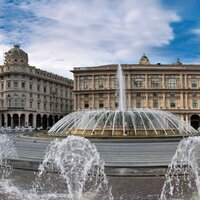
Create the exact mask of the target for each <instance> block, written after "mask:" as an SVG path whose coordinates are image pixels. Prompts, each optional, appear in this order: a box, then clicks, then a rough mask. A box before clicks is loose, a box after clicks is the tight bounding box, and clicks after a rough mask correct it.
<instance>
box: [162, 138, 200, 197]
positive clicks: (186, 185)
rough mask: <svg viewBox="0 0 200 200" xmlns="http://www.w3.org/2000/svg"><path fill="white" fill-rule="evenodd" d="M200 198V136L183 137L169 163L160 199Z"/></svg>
mask: <svg viewBox="0 0 200 200" xmlns="http://www.w3.org/2000/svg"><path fill="white" fill-rule="evenodd" d="M169 199H173V200H178V199H179V200H199V199H200V137H198V136H196V137H189V138H186V139H183V140H182V141H181V142H180V143H179V145H178V147H177V150H176V153H175V155H174V157H173V159H172V161H171V164H170V165H169V169H168V172H167V174H166V181H165V183H164V186H163V189H162V192H161V196H160V200H169Z"/></svg>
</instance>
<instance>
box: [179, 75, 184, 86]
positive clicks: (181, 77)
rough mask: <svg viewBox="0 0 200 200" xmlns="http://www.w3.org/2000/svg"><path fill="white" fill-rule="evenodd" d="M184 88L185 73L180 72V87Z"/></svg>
mask: <svg viewBox="0 0 200 200" xmlns="http://www.w3.org/2000/svg"><path fill="white" fill-rule="evenodd" d="M179 88H183V74H180V87H179Z"/></svg>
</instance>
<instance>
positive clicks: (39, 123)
mask: <svg viewBox="0 0 200 200" xmlns="http://www.w3.org/2000/svg"><path fill="white" fill-rule="evenodd" d="M41 126H42V123H41V115H40V114H37V116H36V127H37V128H39V127H41Z"/></svg>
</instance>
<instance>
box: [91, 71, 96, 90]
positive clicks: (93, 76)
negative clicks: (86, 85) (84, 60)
mask: <svg viewBox="0 0 200 200" xmlns="http://www.w3.org/2000/svg"><path fill="white" fill-rule="evenodd" d="M91 89H92V90H94V89H95V88H94V75H92V88H91Z"/></svg>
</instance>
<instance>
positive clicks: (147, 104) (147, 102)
mask: <svg viewBox="0 0 200 200" xmlns="http://www.w3.org/2000/svg"><path fill="white" fill-rule="evenodd" d="M145 101H146V108H148V107H149V96H148V92H146V99H145Z"/></svg>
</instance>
